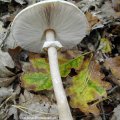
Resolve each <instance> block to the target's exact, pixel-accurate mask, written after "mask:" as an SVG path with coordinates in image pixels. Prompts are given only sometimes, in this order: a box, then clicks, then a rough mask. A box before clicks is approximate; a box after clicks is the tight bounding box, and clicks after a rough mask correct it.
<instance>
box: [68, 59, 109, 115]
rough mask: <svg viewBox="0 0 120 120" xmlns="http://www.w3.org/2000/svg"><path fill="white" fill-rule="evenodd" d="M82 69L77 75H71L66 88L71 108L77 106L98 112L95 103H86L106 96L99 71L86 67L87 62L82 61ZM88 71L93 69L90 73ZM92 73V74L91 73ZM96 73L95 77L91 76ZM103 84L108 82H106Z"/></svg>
mask: <svg viewBox="0 0 120 120" xmlns="http://www.w3.org/2000/svg"><path fill="white" fill-rule="evenodd" d="M82 68H83V69H82V70H80V71H79V73H78V75H76V76H75V77H73V79H72V85H71V86H70V87H69V88H68V89H67V93H68V95H69V96H70V98H71V99H70V105H71V106H72V107H73V108H79V109H80V110H81V111H83V112H85V113H89V112H91V113H93V114H98V113H99V110H98V108H97V107H96V104H92V105H89V104H88V103H90V102H92V101H95V100H99V99H100V98H102V96H104V97H106V95H107V93H106V89H105V88H104V87H103V85H102V82H101V81H100V80H101V79H100V77H101V76H98V75H100V72H99V71H96V69H94V68H93V69H91V68H90V69H88V68H89V62H88V61H87V62H86V63H85V62H84V64H83V67H82ZM90 71H93V72H92V73H91V72H90ZM93 73H94V74H93ZM95 73H96V74H98V75H97V76H96V78H94V79H93V76H94V75H95ZM105 84H108V83H107V82H106V83H105Z"/></svg>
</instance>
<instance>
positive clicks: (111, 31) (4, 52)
mask: <svg viewBox="0 0 120 120" xmlns="http://www.w3.org/2000/svg"><path fill="white" fill-rule="evenodd" d="M39 1H40V0H0V47H1V49H0V120H27V119H28V120H30V119H33V120H48V119H49V120H58V110H57V104H56V99H55V96H54V91H53V88H52V85H51V81H50V80H51V78H50V77H49V67H48V66H49V65H48V60H47V58H48V56H47V55H46V54H45V53H42V54H35V53H31V52H29V51H26V50H23V49H22V48H20V47H16V46H17V45H16V43H15V41H14V40H12V39H11V40H10V41H8V40H7V37H9V33H10V25H11V23H12V21H13V19H14V17H15V16H16V15H17V14H18V13H19V12H20V11H21V10H22V9H24V8H26V7H27V6H29V5H31V4H34V3H36V2H39ZM113 1H115V0H113ZM116 1H117V0H116ZM118 1H119V0H118ZM69 2H72V3H74V4H75V5H76V6H78V7H79V8H80V9H81V10H82V11H83V12H84V14H85V15H86V17H87V19H88V22H89V25H90V33H89V34H88V35H87V36H86V37H85V38H84V39H83V40H82V42H81V43H79V44H78V45H77V46H75V47H74V48H73V49H70V50H61V52H58V56H59V63H60V65H61V66H62V67H61V69H62V70H61V76H62V80H63V85H64V88H65V90H66V93H67V98H68V101H69V105H70V108H71V112H72V115H73V118H74V120H120V2H118V3H117V4H118V5H117V6H116V5H115V4H114V3H112V1H111V0H75V1H72V0H69ZM83 54H85V55H83ZM39 61H40V62H41V63H39ZM80 61H81V63H82V64H81V63H80ZM35 62H36V63H38V64H39V65H41V66H42V68H39V67H38V66H37V67H36V66H35V64H34V63H35ZM70 62H71V63H73V64H75V65H73V64H72V65H71V64H69V63H70ZM78 62H79V64H77V63H78ZM66 64H67V65H68V66H67V65H66ZM66 66H67V67H66ZM76 66H77V67H76ZM63 69H64V70H63ZM41 71H45V74H43V73H41V75H45V76H43V78H41V79H44V77H46V76H47V77H48V79H47V80H46V81H42V82H41V81H37V78H36V82H34V80H33V79H32V76H34V74H35V73H36V75H37V72H41ZM65 71H66V73H65ZM28 73H31V75H30V74H29V75H28ZM25 75H26V76H27V77H30V78H29V80H28V78H25ZM86 76H87V77H86ZM39 79H40V78H39ZM41 79H40V80H41ZM76 80H78V81H77V84H76V82H75V81H76ZM78 94H79V95H78Z"/></svg>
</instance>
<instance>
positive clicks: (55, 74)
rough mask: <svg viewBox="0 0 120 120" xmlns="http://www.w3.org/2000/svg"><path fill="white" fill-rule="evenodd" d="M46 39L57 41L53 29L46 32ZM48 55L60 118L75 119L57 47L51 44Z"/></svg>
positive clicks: (63, 119) (62, 119)
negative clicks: (59, 63) (68, 99)
mask: <svg viewBox="0 0 120 120" xmlns="http://www.w3.org/2000/svg"><path fill="white" fill-rule="evenodd" d="M46 40H47V41H55V35H54V32H53V31H52V30H49V31H47V32H46ZM48 57H49V64H50V72H51V77H52V83H53V88H54V92H55V96H56V100H57V104H58V112H59V119H60V120H73V118H72V115H71V111H70V108H69V105H68V101H67V98H66V94H65V91H64V88H63V84H62V80H61V76H60V71H59V66H58V57H57V49H56V48H55V47H52V46H51V47H49V48H48Z"/></svg>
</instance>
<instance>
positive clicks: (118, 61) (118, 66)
mask: <svg viewBox="0 0 120 120" xmlns="http://www.w3.org/2000/svg"><path fill="white" fill-rule="evenodd" d="M104 65H105V67H106V68H107V69H110V70H111V72H112V74H113V75H114V76H115V77H116V78H117V79H118V84H119V85H120V56H117V57H114V58H108V59H106V60H105V63H104Z"/></svg>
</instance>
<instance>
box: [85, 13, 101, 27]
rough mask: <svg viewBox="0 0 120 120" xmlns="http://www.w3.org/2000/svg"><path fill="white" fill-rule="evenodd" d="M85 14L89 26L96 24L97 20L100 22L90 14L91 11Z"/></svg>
mask: <svg viewBox="0 0 120 120" xmlns="http://www.w3.org/2000/svg"><path fill="white" fill-rule="evenodd" d="M85 15H86V17H87V20H88V22H89V25H90V27H91V28H92V27H93V26H94V25H95V24H97V23H98V22H100V20H99V19H98V18H97V17H96V16H94V15H92V13H90V12H86V13H85Z"/></svg>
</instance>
